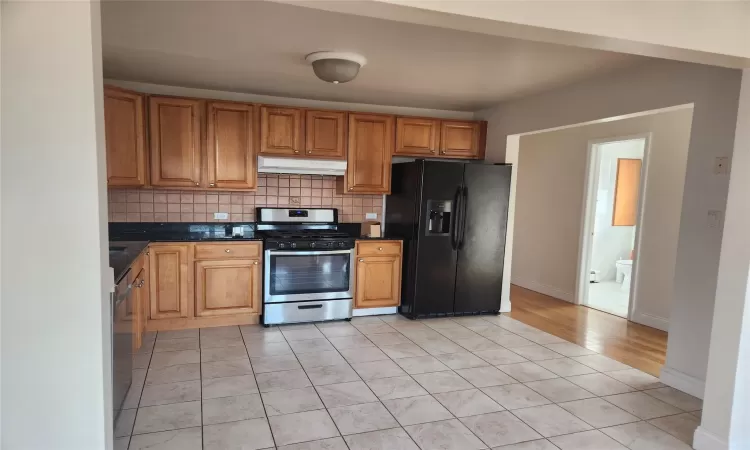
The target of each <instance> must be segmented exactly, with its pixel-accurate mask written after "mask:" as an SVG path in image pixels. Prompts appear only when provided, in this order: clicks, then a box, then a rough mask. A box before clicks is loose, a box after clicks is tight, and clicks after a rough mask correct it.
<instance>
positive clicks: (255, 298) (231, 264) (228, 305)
mask: <svg viewBox="0 0 750 450" xmlns="http://www.w3.org/2000/svg"><path fill="white" fill-rule="evenodd" d="M261 290H262V281H261V264H260V261H259V260H257V259H255V260H252V259H228V260H219V261H196V263H195V315H196V317H205V316H218V315H231V314H242V313H254V314H258V313H259V312H260V298H261Z"/></svg>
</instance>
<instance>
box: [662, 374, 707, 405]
mask: <svg viewBox="0 0 750 450" xmlns="http://www.w3.org/2000/svg"><path fill="white" fill-rule="evenodd" d="M659 381H661V382H662V383H664V384H666V385H667V386H671V387H673V388H675V389H678V390H680V391H682V392H687V393H688V394H690V395H692V396H693V397H698V398H700V399H702V398H703V391H705V390H706V382H705V381H703V380H699V379H698V378H695V377H691V376H690V375H688V374H685V373H682V372H680V371H679V370H675V369H673V368H671V367H667V366H664V367H662V368H661V376H660V377H659Z"/></svg>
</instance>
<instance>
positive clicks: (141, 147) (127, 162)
mask: <svg viewBox="0 0 750 450" xmlns="http://www.w3.org/2000/svg"><path fill="white" fill-rule="evenodd" d="M144 126H145V125H144V123H143V95H141V94H137V93H135V92H129V91H125V90H122V89H117V88H111V87H105V88H104V130H105V139H106V142H107V184H108V185H109V186H133V187H140V186H144V185H145V184H146V142H145V133H144Z"/></svg>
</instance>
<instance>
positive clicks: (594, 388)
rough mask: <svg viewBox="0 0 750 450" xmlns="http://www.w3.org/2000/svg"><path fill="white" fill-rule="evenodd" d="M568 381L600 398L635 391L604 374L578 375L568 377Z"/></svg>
mask: <svg viewBox="0 0 750 450" xmlns="http://www.w3.org/2000/svg"><path fill="white" fill-rule="evenodd" d="M567 380H568V381H570V382H572V383H574V384H577V385H578V386H580V387H582V388H585V389H586V390H587V391H589V392H591V393H592V394H595V395H598V396H603V395H615V394H624V393H625V392H632V391H634V390H635V389H633V388H632V387H630V386H628V385H627V384H625V383H620V382H619V381H617V380H615V379H614V378H610V377H608V376H607V375H605V374H603V373H590V374H588V375H576V376H574V377H568V378H567Z"/></svg>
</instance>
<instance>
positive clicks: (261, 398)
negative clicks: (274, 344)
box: [201, 324, 286, 449]
mask: <svg viewBox="0 0 750 450" xmlns="http://www.w3.org/2000/svg"><path fill="white" fill-rule="evenodd" d="M256 325H259V324H256ZM260 326H262V325H260ZM237 328H238V330H239V332H240V337H241V339H242V346H243V347H244V348H245V354H247V362H248V364H250V370H252V371H253V380H255V388H256V389H257V391H258V398H259V399H260V404H261V405H262V406H263V414H264V415H265V416H266V417H265V418H266V425H267V426H268V433H269V434H270V435H271V441H273V448H274V449H275V448H276V437H275V436H274V435H273V430H272V429H271V419H270V418H269V417H268V410H266V403H265V402H264V401H263V394H262V393H261V392H260V386H259V385H258V377H257V374H256V373H255V369H254V368H253V362H252V360H251V358H250V351H249V350H248V349H247V342H245V334H244V333H243V332H242V327H240V326H239V325H238V326H237ZM264 329H265V328H264ZM282 337H283V335H282ZM285 340H286V338H285ZM202 384H203V382H202V381H201V385H202Z"/></svg>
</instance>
